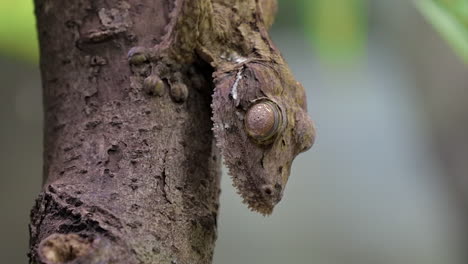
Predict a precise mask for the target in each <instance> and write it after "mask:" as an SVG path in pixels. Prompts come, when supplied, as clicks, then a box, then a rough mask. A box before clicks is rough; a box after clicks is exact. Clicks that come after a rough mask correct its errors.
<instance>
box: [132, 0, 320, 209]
mask: <svg viewBox="0 0 468 264" xmlns="http://www.w3.org/2000/svg"><path fill="white" fill-rule="evenodd" d="M275 9H276V2H275V1H273V0H244V1H239V0H176V1H175V6H174V10H173V12H172V14H171V16H172V17H173V19H172V20H171V22H170V23H169V25H168V27H167V33H166V36H165V37H164V38H163V40H162V41H161V42H160V43H159V44H158V45H156V46H155V47H151V48H142V47H135V48H133V49H132V50H131V51H130V52H129V55H128V56H129V62H130V64H131V65H133V66H135V65H137V66H138V65H141V64H145V65H146V64H149V65H150V68H151V70H150V73H149V74H148V76H147V77H146V78H145V80H144V82H143V85H144V86H145V87H149V89H150V90H151V91H153V92H154V93H155V94H158V93H160V92H161V90H162V89H163V88H162V87H163V86H164V84H165V83H167V84H168V85H169V87H170V93H171V96H172V98H173V99H174V101H176V102H179V103H181V102H183V101H184V100H185V99H186V98H187V96H189V92H190V91H189V89H188V88H187V87H191V86H193V82H192V81H191V80H190V78H188V77H187V76H190V70H191V69H193V64H194V63H196V61H197V60H200V59H201V60H203V61H205V62H206V63H209V64H210V65H211V67H212V68H213V74H212V77H213V79H212V83H213V84H214V91H213V101H212V105H211V106H212V110H213V117H212V120H213V131H214V135H215V138H216V143H217V146H218V147H219V148H220V149H221V151H222V153H223V157H224V162H225V164H226V165H227V167H228V169H229V174H230V175H231V176H232V178H233V184H234V186H235V187H236V188H237V190H238V193H239V194H240V195H241V197H242V198H243V200H244V202H245V203H246V204H247V205H248V206H249V208H251V209H252V210H254V211H257V212H259V213H262V214H264V215H268V214H271V213H272V211H273V208H274V206H275V205H276V204H277V203H278V202H279V201H280V200H281V198H282V196H283V192H284V189H285V186H286V183H287V181H288V178H289V175H290V170H291V165H292V161H293V160H294V158H295V157H296V156H297V155H298V154H299V153H301V152H303V151H305V150H307V149H309V148H310V147H311V146H312V144H313V142H314V139H315V129H314V125H313V123H312V121H311V119H310V118H309V116H308V114H307V103H306V96H305V91H304V88H303V87H302V85H301V84H300V83H298V82H297V81H296V80H295V79H294V77H293V75H292V73H291V71H290V70H289V68H288V66H287V64H286V62H285V61H284V59H283V57H282V56H281V54H280V52H279V51H278V50H277V48H276V47H275V46H274V44H273V43H272V42H271V39H270V37H269V36H268V33H267V30H268V27H269V26H271V24H272V22H273V16H274V12H275Z"/></svg>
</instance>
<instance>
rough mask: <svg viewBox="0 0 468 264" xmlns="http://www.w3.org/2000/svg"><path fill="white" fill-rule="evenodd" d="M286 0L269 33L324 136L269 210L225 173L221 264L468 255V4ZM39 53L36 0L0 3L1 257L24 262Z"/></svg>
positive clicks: (35, 169) (442, 259)
mask: <svg viewBox="0 0 468 264" xmlns="http://www.w3.org/2000/svg"><path fill="white" fill-rule="evenodd" d="M279 2H280V9H279V14H278V17H277V20H276V23H275V25H274V26H273V29H272V37H273V39H274V41H275V42H276V44H277V46H278V47H279V48H280V49H281V51H282V53H283V55H284V56H285V58H286V60H287V61H288V63H289V65H290V66H291V68H292V69H293V72H294V73H295V75H296V77H297V79H298V80H299V81H301V82H302V83H303V84H304V87H306V89H307V94H308V101H309V112H310V113H311V115H312V117H313V119H314V120H315V121H316V125H317V128H318V138H317V141H316V145H315V146H314V148H313V149H312V150H310V151H309V152H306V153H304V154H302V155H300V156H299V157H298V158H297V160H296V161H295V163H294V167H293V170H292V177H291V179H290V182H289V185H288V187H287V190H286V193H285V197H284V198H283V201H282V202H281V203H280V205H279V207H278V208H277V209H276V211H275V213H274V214H273V215H272V216H271V217H267V218H265V217H262V216H259V215H257V214H254V213H251V212H250V211H248V209H247V208H246V207H245V206H244V205H243V204H242V203H241V201H240V198H239V197H238V196H237V195H236V194H235V191H234V189H233V187H231V182H230V179H229V178H228V176H227V175H226V173H223V179H222V195H221V209H220V210H221V214H220V219H219V221H218V223H219V236H218V237H219V238H218V243H217V247H216V251H215V259H214V263H215V264H231V263H232V264H238V263H252V264H254V263H255V264H262V263H265V264H267V263H268V264H276V263H278V264H284V263H292V264H295V263H297V264H299V263H300V264H303V263H314V264H344V263H346V264H354V263H356V264H387V263H388V264H407V263H411V264H419V263H421V264H423V263H424V264H432V263H434V264H440V263H444V264H455V263H466V260H462V257H463V254H464V253H465V251H466V250H465V248H463V247H464V246H466V245H464V243H463V242H462V241H463V240H462V239H466V236H468V233H467V232H466V231H465V228H466V224H463V222H464V220H462V219H465V218H463V217H465V214H467V213H468V212H465V211H464V210H463V208H465V207H463V206H464V203H465V202H464V201H465V200H468V199H467V198H466V195H465V193H466V191H465V190H466V188H464V187H463V186H468V185H467V183H466V181H465V178H466V175H467V172H468V139H467V135H468V103H467V102H468V89H467V88H468V87H467V86H468V74H467V68H466V67H467V66H466V64H464V61H468V24H467V23H468V1H465V0H416V1H408V0H392V1H388V0H295V1H292V0H291V1H287V0H279ZM37 54H38V52H37V41H36V33H35V26H34V16H33V7H32V2H31V1H25V0H21V1H13V0H0V121H1V122H0V146H1V147H2V149H1V151H0V174H1V177H0V212H1V213H0V257H1V259H2V262H4V263H26V262H27V258H26V252H27V247H28V229H27V224H28V222H29V219H28V217H29V210H30V208H31V207H32V205H33V201H34V199H35V198H36V196H37V194H38V192H39V190H40V184H41V171H42V160H41V158H42V98H41V82H40V76H39V69H38V55H37ZM465 209H466V208H465ZM465 223H466V222H465Z"/></svg>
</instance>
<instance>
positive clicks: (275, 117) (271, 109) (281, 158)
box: [212, 63, 315, 215]
mask: <svg viewBox="0 0 468 264" xmlns="http://www.w3.org/2000/svg"><path fill="white" fill-rule="evenodd" d="M239 76H240V77H239ZM215 83H216V89H215V92H214V95H213V104H212V107H213V121H214V128H213V129H214V132H215V133H214V134H215V137H216V142H217V145H218V146H219V147H220V148H221V150H222V152H223V157H224V162H225V164H226V165H227V167H228V169H229V173H230V175H231V176H232V178H233V185H234V186H235V187H236V188H237V190H238V193H239V194H240V195H241V196H242V198H243V200H244V203H246V204H247V205H248V207H249V208H250V209H252V210H254V211H257V212H259V213H261V214H263V215H269V214H271V213H272V211H273V209H274V207H275V206H276V205H277V204H278V202H279V201H280V200H281V199H282V197H283V192H284V190H285V187H286V184H287V182H288V179H289V175H290V172H291V165H292V162H293V160H294V158H295V157H296V156H297V155H298V154H299V153H301V152H303V151H306V150H307V149H309V148H310V147H311V146H312V144H313V142H314V138H315V129H314V126H313V123H312V121H311V119H310V118H309V116H308V114H307V106H306V103H305V102H306V99H305V92H304V88H303V87H302V85H300V84H299V83H298V82H296V81H295V80H294V79H293V77H292V75H288V74H284V73H281V74H280V73H279V72H278V70H275V69H274V68H271V66H269V65H266V66H265V65H264V64H260V63H249V64H248V65H247V66H246V67H245V68H243V69H242V70H240V74H239V72H237V73H235V74H230V75H226V76H225V77H224V78H218V79H217V80H215ZM234 84H236V86H235V92H236V93H237V96H236V98H234V97H233V96H232V95H231V93H232V91H233V88H234V87H233V85H234Z"/></svg>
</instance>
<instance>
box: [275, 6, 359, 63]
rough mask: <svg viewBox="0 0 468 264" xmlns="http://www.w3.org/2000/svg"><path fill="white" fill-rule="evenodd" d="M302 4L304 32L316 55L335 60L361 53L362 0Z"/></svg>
mask: <svg viewBox="0 0 468 264" xmlns="http://www.w3.org/2000/svg"><path fill="white" fill-rule="evenodd" d="M280 1H281V0H280ZM302 5H303V7H304V8H303V9H302V10H303V14H302V15H303V18H304V19H303V21H304V25H305V29H306V32H307V35H308V36H309V37H310V39H311V40H312V42H313V43H314V46H315V47H316V49H317V51H318V54H319V55H321V56H322V57H323V58H324V59H326V60H327V61H332V62H336V61H343V60H348V59H352V58H354V57H356V55H361V54H362V52H363V50H364V47H365V43H366V39H367V1H366V0H313V1H311V0H302Z"/></svg>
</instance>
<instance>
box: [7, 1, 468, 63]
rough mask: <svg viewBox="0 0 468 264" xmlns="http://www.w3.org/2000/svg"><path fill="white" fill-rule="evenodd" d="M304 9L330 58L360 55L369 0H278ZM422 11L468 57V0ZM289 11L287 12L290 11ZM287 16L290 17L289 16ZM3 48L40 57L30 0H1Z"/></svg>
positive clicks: (422, 5)
mask: <svg viewBox="0 0 468 264" xmlns="http://www.w3.org/2000/svg"><path fill="white" fill-rule="evenodd" d="M279 1H280V6H281V8H285V9H287V10H291V9H292V7H291V6H295V7H296V8H299V9H300V17H302V23H303V25H304V28H305V31H306V33H307V35H308V36H309V38H310V39H311V41H312V43H313V45H314V47H315V48H316V49H317V51H318V54H319V55H321V57H322V58H324V59H325V60H327V61H333V62H335V61H344V60H349V59H352V58H355V57H356V56H357V55H361V54H362V53H363V51H364V50H365V44H366V39H367V6H368V1H367V0H297V1H289V0H279ZM414 1H415V2H416V5H417V6H418V7H419V9H420V10H421V12H422V13H423V14H424V16H425V17H426V18H427V19H428V20H429V21H431V23H432V24H433V25H434V26H435V28H436V29H437V30H438V31H439V32H440V33H441V34H442V35H443V36H444V37H445V38H446V39H447V40H448V41H449V42H450V43H451V45H452V46H453V47H454V49H455V50H456V51H457V53H458V54H459V55H460V56H461V57H462V58H463V59H464V60H465V61H467V62H468V0H414ZM288 13H289V12H288ZM288 20H291V17H290V16H288ZM281 21H285V19H279V20H278V22H280V23H281ZM0 54H4V55H7V56H10V57H11V56H12V57H15V58H19V59H22V60H26V61H29V62H34V63H35V62H37V61H38V56H39V55H38V54H39V53H38V42H37V33H36V28H35V20H34V12H33V1H32V0H20V1H18V0H0Z"/></svg>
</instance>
